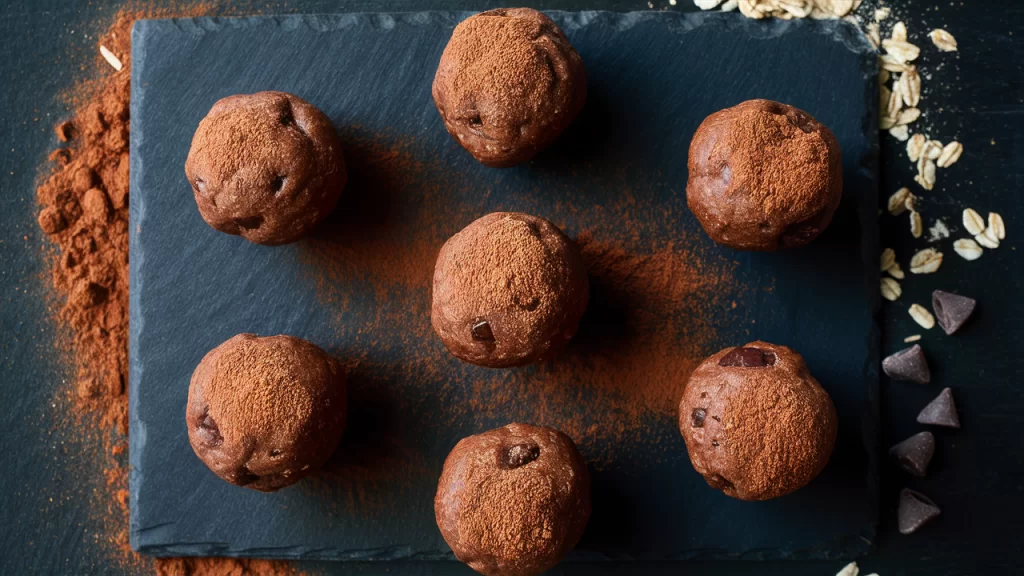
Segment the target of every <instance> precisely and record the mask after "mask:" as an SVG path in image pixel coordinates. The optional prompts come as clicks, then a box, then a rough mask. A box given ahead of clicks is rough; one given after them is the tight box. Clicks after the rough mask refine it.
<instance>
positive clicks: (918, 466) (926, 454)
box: [889, 432, 935, 478]
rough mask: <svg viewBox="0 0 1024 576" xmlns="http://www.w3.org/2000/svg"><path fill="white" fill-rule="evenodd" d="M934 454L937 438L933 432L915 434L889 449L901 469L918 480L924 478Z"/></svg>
mask: <svg viewBox="0 0 1024 576" xmlns="http://www.w3.org/2000/svg"><path fill="white" fill-rule="evenodd" d="M934 454H935V436H934V435H933V434H932V433H931V432H919V433H917V434H914V435H913V436H911V437H910V438H907V439H906V440H904V441H903V442H900V443H899V444H896V445H895V446H893V447H892V448H890V449H889V455H890V456H892V457H893V458H895V459H896V462H897V463H899V465H900V468H902V469H903V470H905V471H906V472H907V473H908V474H912V475H914V476H917V477H918V478H924V475H925V472H927V470H928V463H929V462H931V461H932V455H934Z"/></svg>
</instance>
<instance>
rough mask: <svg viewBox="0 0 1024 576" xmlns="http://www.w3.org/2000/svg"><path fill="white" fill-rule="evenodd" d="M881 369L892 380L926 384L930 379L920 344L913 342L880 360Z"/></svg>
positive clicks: (930, 374) (929, 371) (929, 372)
mask: <svg viewBox="0 0 1024 576" xmlns="http://www.w3.org/2000/svg"><path fill="white" fill-rule="evenodd" d="M882 370H883V371H885V373H886V374H887V375H888V376H889V378H892V379H893V380H910V381H911V382H917V383H918V384H927V383H929V382H931V380H932V373H931V370H929V369H928V361H927V360H925V357H924V350H922V349H921V345H920V344H914V345H913V346H911V347H910V348H907V349H905V350H900V351H899V352H897V353H895V354H893V355H892V356H889V357H888V358H886V359H885V360H882Z"/></svg>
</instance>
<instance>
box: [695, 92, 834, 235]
mask: <svg viewBox="0 0 1024 576" xmlns="http://www.w3.org/2000/svg"><path fill="white" fill-rule="evenodd" d="M688 166H689V172H690V178H689V181H688V182H687V184H686V201H687V203H688V204H689V206H690V210H691V211H693V214H694V215H695V216H696V217H697V219H698V220H700V223H701V225H702V226H704V230H705V231H706V232H707V233H708V236H710V237H711V239H712V240H714V241H715V242H718V243H719V244H724V245H726V246H731V247H733V248H737V249H740V250H775V249H777V248H779V247H780V246H781V247H784V248H793V247H796V246H803V245H805V244H807V243H809V242H810V241H811V240H814V239H815V238H817V237H818V235H819V234H821V233H822V231H824V230H825V228H826V227H827V226H828V224H829V222H831V220H832V215H833V214H834V213H835V211H836V208H838V207H839V200H840V199H841V197H842V195H843V160H842V152H841V151H840V149H839V142H838V141H837V140H836V137H835V136H833V135H832V132H831V131H830V130H829V129H828V128H826V127H825V126H824V125H822V124H821V123H820V122H818V121H817V120H815V119H814V118H812V117H811V115H810V114H808V113H806V112H804V111H802V110H797V109H796V108H794V107H792V106H787V105H786V104H780V103H778V102H772V101H771V100H750V101H747V102H743V103H742V104H739V105H736V106H733V107H732V108H726V109H725V110H722V111H720V112H715V113H714V114H712V115H710V116H708V117H707V118H706V119H705V120H704V122H703V123H701V125H700V127H699V128H697V133H696V134H694V136H693V140H692V141H691V142H690V157H689V163H688Z"/></svg>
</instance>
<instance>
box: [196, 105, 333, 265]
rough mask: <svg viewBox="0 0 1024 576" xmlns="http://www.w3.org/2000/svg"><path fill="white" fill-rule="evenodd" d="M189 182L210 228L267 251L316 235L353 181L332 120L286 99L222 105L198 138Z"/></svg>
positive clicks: (212, 112)
mask: <svg viewBox="0 0 1024 576" xmlns="http://www.w3.org/2000/svg"><path fill="white" fill-rule="evenodd" d="M185 175H186V176H188V181H189V183H190V184H191V185H192V191H193V194H194V196H195V199H196V204H197V205H198V206H199V213H200V214H201V215H202V216H203V219H204V220H206V223H207V224H209V225H210V226H212V227H213V228H215V229H217V230H220V231H221V232H226V233H228V234H235V235H240V236H242V237H243V238H245V239H246V240H248V241H250V242H254V243H256V244H267V245H277V244H287V243H288V242H294V241H295V240H298V239H299V238H300V237H302V236H304V235H306V234H307V233H309V231H310V230H312V229H313V227H314V226H316V224H317V223H318V222H320V221H321V220H323V219H324V217H325V216H327V215H328V214H329V213H330V212H331V210H333V209H334V206H335V205H336V204H337V203H338V197H339V196H340V195H341V191H342V189H343V188H344V187H345V178H346V173H345V159H344V158H343V157H342V153H341V142H340V141H339V140H338V134H337V132H335V130H334V126H332V125H331V121H330V119H329V118H327V116H326V115H325V114H324V113H323V112H321V111H320V110H318V109H317V108H316V107H315V106H313V105H312V104H310V103H309V102H306V101H305V100H303V99H302V98H299V97H298V96H295V95H293V94H287V93H284V92H257V93H256V94H239V95H235V96H228V97H227V98H222V99H221V100H218V101H217V103H216V104H214V105H213V108H211V109H210V112H209V114H207V115H206V117H205V118H203V120H202V121H201V122H200V123H199V128H197V129H196V133H195V136H193V138H192V149H191V150H189V153H188V159H187V160H186V161H185Z"/></svg>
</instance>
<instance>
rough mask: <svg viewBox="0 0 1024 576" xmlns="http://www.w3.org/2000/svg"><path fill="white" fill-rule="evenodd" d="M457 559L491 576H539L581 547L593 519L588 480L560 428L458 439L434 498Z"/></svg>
mask: <svg viewBox="0 0 1024 576" xmlns="http://www.w3.org/2000/svg"><path fill="white" fill-rule="evenodd" d="M434 514H435V517H436V519H437V526H438V528H440V530H441V535H442V536H443V537H444V539H445V542H447V543H448V545H449V546H451V548H452V552H454V553H455V557H456V558H458V559H459V560H461V561H463V562H465V563H466V564H468V565H469V566H470V568H472V569H474V570H476V571H477V572H480V573H481V574H487V575H488V576H525V575H532V574H540V573H541V572H544V571H545V570H548V569H550V568H552V567H553V566H555V565H556V564H558V562H559V561H560V560H561V559H562V557H563V556H565V554H566V553H567V552H568V551H569V550H571V549H572V548H573V546H575V545H576V542H578V541H579V539H580V536H582V534H583V529H584V528H585V527H586V525H587V520H588V519H589V518H590V476H589V474H588V473H587V467H586V465H585V464H584V462H583V458H582V457H581V456H580V453H579V452H578V451H577V450H576V445H575V444H573V442H572V440H571V439H570V438H569V437H568V436H566V435H565V434H562V433H561V432H559V431H557V430H552V429H551V428H543V427H539V426H529V425H526V424H509V425H508V426H504V427H502V428H497V429H494V430H490V431H488V432H484V433H482V434H477V435H476V436H470V437H468V438H464V439H462V440H461V441H459V443H458V444H456V445H455V448H454V449H453V450H452V451H451V453H450V454H449V455H448V458H447V459H446V460H445V462H444V469H443V470H442V471H441V479H440V481H439V482H438V486H437V495H436V496H435V497H434Z"/></svg>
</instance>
